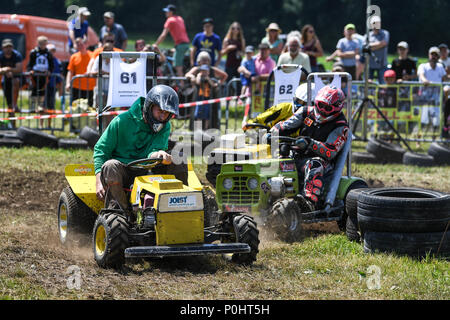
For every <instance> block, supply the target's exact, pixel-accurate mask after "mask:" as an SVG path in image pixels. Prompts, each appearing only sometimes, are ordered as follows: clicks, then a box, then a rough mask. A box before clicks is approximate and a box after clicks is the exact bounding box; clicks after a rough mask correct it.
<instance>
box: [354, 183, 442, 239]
mask: <svg viewBox="0 0 450 320" xmlns="http://www.w3.org/2000/svg"><path fill="white" fill-rule="evenodd" d="M357 216H358V224H359V227H360V229H361V231H363V232H364V233H365V232H367V231H376V232H400V233H418V232H441V231H444V230H445V228H446V226H447V224H448V222H449V221H450V195H448V194H445V193H442V192H438V191H431V190H425V189H419V188H374V189H371V190H369V191H367V192H362V193H360V195H359V197H358V213H357Z"/></svg>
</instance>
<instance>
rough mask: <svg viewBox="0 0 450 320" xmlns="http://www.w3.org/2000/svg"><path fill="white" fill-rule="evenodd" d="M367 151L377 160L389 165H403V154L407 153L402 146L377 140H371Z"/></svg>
mask: <svg viewBox="0 0 450 320" xmlns="http://www.w3.org/2000/svg"><path fill="white" fill-rule="evenodd" d="M366 150H367V152H369V153H371V154H373V155H374V156H375V157H376V158H377V159H379V160H382V161H384V162H388V163H402V160H403V154H404V153H405V152H406V150H405V149H403V148H402V147H401V146H400V145H397V144H394V143H389V142H387V141H384V140H381V139H376V138H369V142H368V143H367V146H366Z"/></svg>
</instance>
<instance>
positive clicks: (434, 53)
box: [417, 47, 447, 85]
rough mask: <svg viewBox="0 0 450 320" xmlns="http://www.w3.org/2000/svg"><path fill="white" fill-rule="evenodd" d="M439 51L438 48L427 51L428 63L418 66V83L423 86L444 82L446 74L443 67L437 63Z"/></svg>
mask: <svg viewBox="0 0 450 320" xmlns="http://www.w3.org/2000/svg"><path fill="white" fill-rule="evenodd" d="M439 54H440V50H439V48H438V47H431V48H430V49H429V50H428V62H426V63H422V64H421V65H419V69H418V70H417V75H418V76H419V81H420V82H423V83H424V84H425V85H427V84H430V83H442V82H443V81H444V80H445V77H446V75H447V73H446V72H445V69H444V66H443V65H442V64H441V63H438V61H439Z"/></svg>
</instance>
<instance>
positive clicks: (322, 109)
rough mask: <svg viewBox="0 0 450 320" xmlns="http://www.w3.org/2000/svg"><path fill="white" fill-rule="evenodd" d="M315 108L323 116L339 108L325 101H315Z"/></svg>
mask: <svg viewBox="0 0 450 320" xmlns="http://www.w3.org/2000/svg"><path fill="white" fill-rule="evenodd" d="M316 109H317V111H318V112H319V113H320V114H321V115H323V116H325V117H326V116H329V115H331V114H333V113H336V112H338V111H339V110H340V109H339V108H337V107H335V106H332V105H329V104H327V103H325V102H322V101H318V102H316Z"/></svg>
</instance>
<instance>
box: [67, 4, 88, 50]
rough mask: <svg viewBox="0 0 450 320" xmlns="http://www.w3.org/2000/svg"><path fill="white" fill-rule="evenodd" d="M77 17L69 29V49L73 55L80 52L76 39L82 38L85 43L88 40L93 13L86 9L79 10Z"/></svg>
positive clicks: (69, 25)
mask: <svg viewBox="0 0 450 320" xmlns="http://www.w3.org/2000/svg"><path fill="white" fill-rule="evenodd" d="M77 14H78V15H77V17H76V18H74V19H72V21H70V22H69V23H68V28H69V49H70V51H71V53H74V52H76V51H78V49H77V48H76V43H75V39H76V38H82V39H83V41H84V42H86V41H87V40H88V30H89V22H88V18H89V16H90V15H91V12H90V11H89V10H88V8H86V7H81V8H79V9H78V12H77Z"/></svg>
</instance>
